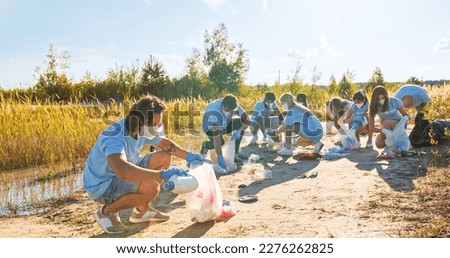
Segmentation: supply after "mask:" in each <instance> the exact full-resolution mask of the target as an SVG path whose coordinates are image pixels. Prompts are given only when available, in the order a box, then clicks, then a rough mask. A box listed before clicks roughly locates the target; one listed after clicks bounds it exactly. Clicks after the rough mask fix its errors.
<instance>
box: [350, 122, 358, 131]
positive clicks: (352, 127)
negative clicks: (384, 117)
mask: <svg viewBox="0 0 450 258" xmlns="http://www.w3.org/2000/svg"><path fill="white" fill-rule="evenodd" d="M358 128H359V122H356V121H353V122H352V123H351V124H350V129H355V130H357V129H358Z"/></svg>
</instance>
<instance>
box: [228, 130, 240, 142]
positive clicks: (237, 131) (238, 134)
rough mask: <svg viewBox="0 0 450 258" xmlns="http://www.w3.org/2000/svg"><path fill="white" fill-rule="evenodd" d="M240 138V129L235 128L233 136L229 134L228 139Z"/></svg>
mask: <svg viewBox="0 0 450 258" xmlns="http://www.w3.org/2000/svg"><path fill="white" fill-rule="evenodd" d="M239 139H241V130H236V131H234V132H233V136H231V139H230V141H232V140H239Z"/></svg>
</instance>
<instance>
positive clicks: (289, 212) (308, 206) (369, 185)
mask: <svg viewBox="0 0 450 258" xmlns="http://www.w3.org/2000/svg"><path fill="white" fill-rule="evenodd" d="M324 142H325V148H329V147H332V146H333V139H332V136H326V137H325V138H324ZM362 143H363V146H364V143H365V139H364V138H362ZM380 151H381V150H379V149H376V148H375V149H360V150H353V151H349V153H350V155H348V156H346V157H344V158H341V159H337V160H321V159H318V160H300V161H296V160H294V159H292V158H282V157H280V156H278V155H277V154H276V152H270V151H268V150H267V148H266V147H265V146H247V147H243V148H242V153H243V154H246V155H247V156H249V155H250V154H258V155H260V157H261V159H260V161H259V162H260V163H261V164H263V165H264V167H265V168H266V169H269V170H271V171H272V178H267V179H261V178H260V177H258V175H257V174H255V171H254V169H252V168H251V167H250V168H249V167H247V168H238V170H237V171H235V172H232V173H229V174H226V175H218V182H219V184H220V187H221V190H222V195H223V198H224V199H227V200H230V201H231V202H233V203H235V204H237V205H238V207H239V211H238V213H237V214H236V215H235V216H233V217H230V218H227V219H225V220H222V221H216V222H213V221H211V222H204V223H194V222H192V221H191V217H190V214H189V212H188V209H187V208H186V205H185V198H186V196H185V195H176V194H173V193H171V192H168V191H163V192H162V193H161V194H160V196H159V197H158V199H157V200H155V201H154V202H153V206H154V207H156V208H158V209H160V210H161V211H164V212H167V213H168V214H169V215H170V216H171V219H170V220H169V221H167V222H162V223H141V224H131V223H129V222H128V217H129V215H130V213H131V209H130V210H126V211H123V212H121V213H120V216H121V218H122V221H123V222H124V224H126V225H127V226H128V227H129V230H128V232H127V233H124V234H121V235H117V236H114V237H144V238H176V237H188V238H200V237H205V238H275V237H287V238H330V237H338V238H344V237H345V238H385V237H398V236H399V234H401V232H402V231H403V229H405V228H408V226H409V225H408V223H407V221H403V220H399V219H393V216H392V212H390V211H389V209H385V208H383V205H377V203H378V204H381V203H383V202H386V198H388V196H389V195H391V194H395V193H399V192H407V193H408V194H411V195H414V194H415V192H414V190H415V181H414V180H415V179H416V178H418V177H419V176H425V174H423V173H422V172H421V171H420V170H419V169H418V167H419V165H421V164H423V163H424V158H425V157H426V155H420V156H414V157H398V158H395V159H390V160H380V159H377V154H378V153H379V152H380ZM174 163H175V164H177V163H178V164H183V163H182V162H181V161H179V160H175V161H174ZM241 184H245V185H247V186H246V187H244V188H238V186H239V185H241ZM245 194H256V195H258V197H259V199H258V201H256V202H253V203H241V202H239V201H238V198H239V196H242V195H245ZM52 205H53V206H54V208H53V209H52V210H50V211H49V212H46V213H45V214H41V215H30V216H21V217H2V218H0V237H11V238H42V237H45V238H53V237H56V238H88V237H112V236H110V235H107V234H105V233H104V232H103V231H102V229H101V228H100V226H99V225H98V224H97V223H96V222H95V220H94V218H93V213H94V212H95V210H96V209H98V207H99V205H98V204H97V203H95V202H93V201H91V200H89V199H88V197H87V195H86V193H85V192H84V191H78V192H76V193H73V194H71V195H70V196H68V197H66V198H64V199H62V200H58V201H57V202H53V203H52Z"/></svg>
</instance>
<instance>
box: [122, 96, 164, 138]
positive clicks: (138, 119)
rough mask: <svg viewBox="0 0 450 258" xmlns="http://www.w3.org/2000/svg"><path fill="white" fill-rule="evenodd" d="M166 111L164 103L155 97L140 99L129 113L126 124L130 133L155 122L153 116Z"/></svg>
mask: <svg viewBox="0 0 450 258" xmlns="http://www.w3.org/2000/svg"><path fill="white" fill-rule="evenodd" d="M165 109H166V104H165V103H164V101H162V100H161V99H159V98H158V97H156V96H154V95H146V96H144V97H142V98H141V99H139V100H138V101H137V102H136V103H135V104H134V105H133V106H132V107H131V109H130V111H128V114H127V116H126V120H125V124H126V125H127V127H128V130H129V132H132V131H134V130H136V128H137V127H142V126H143V125H144V124H148V123H149V121H152V120H153V114H155V113H156V114H161V113H162V112H163V111H164V110H165Z"/></svg>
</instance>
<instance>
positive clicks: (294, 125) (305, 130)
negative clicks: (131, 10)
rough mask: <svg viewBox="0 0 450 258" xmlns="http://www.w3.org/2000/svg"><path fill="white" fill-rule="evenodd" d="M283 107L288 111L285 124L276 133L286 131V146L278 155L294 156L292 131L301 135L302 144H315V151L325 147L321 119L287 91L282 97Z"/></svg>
mask: <svg viewBox="0 0 450 258" xmlns="http://www.w3.org/2000/svg"><path fill="white" fill-rule="evenodd" d="M280 102H281V104H282V106H283V109H284V110H285V111H287V114H286V116H285V119H284V125H282V126H280V127H278V129H277V130H276V133H277V134H278V135H279V134H281V133H283V132H286V147H285V148H284V149H282V150H280V151H278V152H277V154H278V155H282V156H292V155H293V150H292V148H291V147H292V133H296V134H298V135H300V138H299V141H301V142H302V145H305V146H306V145H314V153H319V152H320V150H321V149H322V147H323V143H322V141H321V139H322V136H323V127H322V123H320V121H319V119H317V117H316V116H315V115H314V114H313V113H312V112H311V111H310V110H309V109H308V108H306V107H305V106H303V105H300V104H298V103H297V102H295V101H294V96H292V94H290V93H285V94H283V95H282V96H281V97H280Z"/></svg>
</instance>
